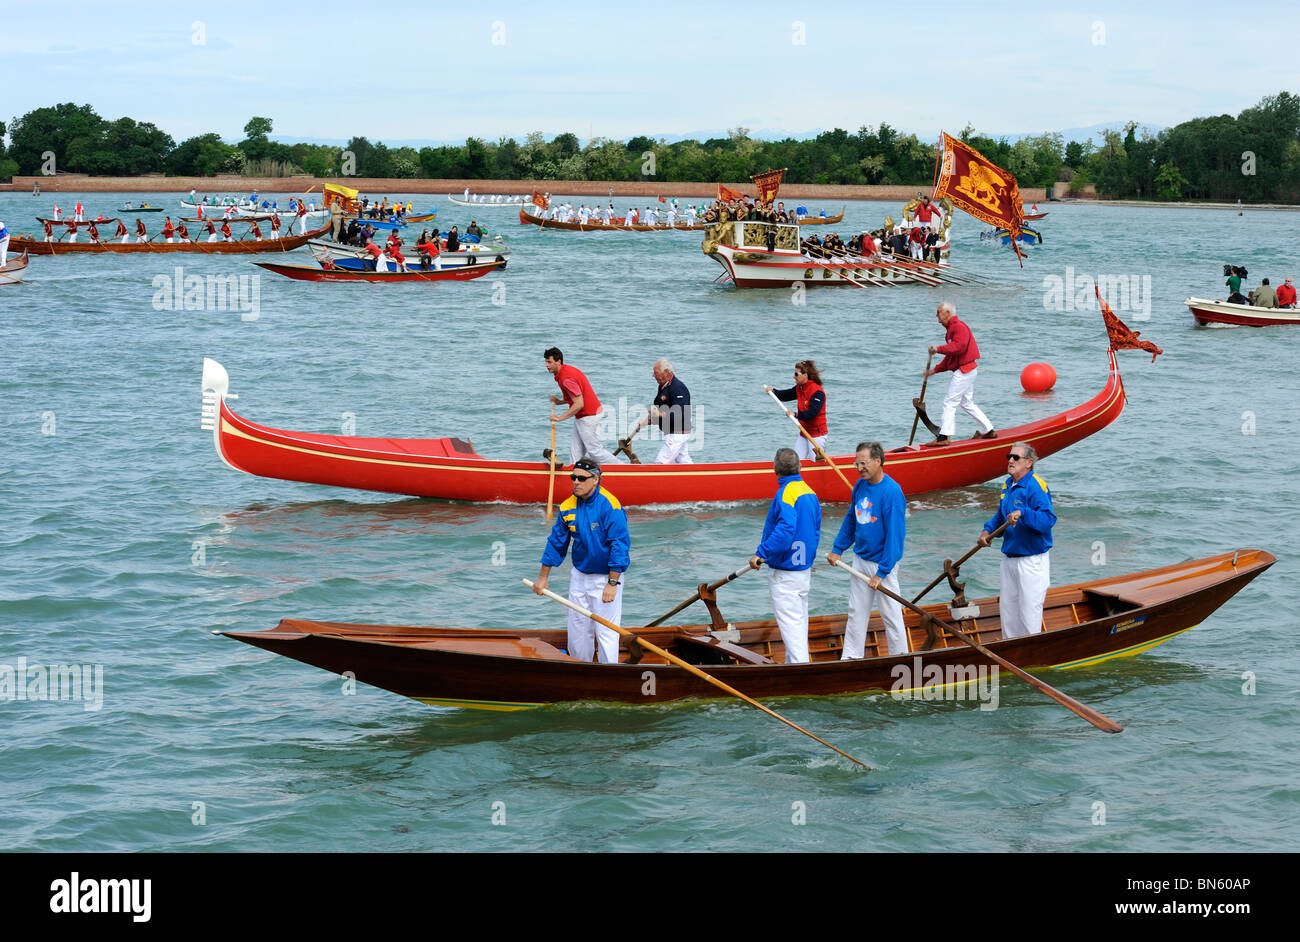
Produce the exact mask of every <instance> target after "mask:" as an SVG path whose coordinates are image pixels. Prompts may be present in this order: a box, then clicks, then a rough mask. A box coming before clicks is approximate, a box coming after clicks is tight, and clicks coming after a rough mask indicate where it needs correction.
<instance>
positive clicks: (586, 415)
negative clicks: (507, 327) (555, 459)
mask: <svg viewBox="0 0 1300 942" xmlns="http://www.w3.org/2000/svg"><path fill="white" fill-rule="evenodd" d="M543 356H544V357H545V358H546V369H547V372H549V373H550V374H551V375H552V376H554V377H555V384H556V385H557V386H559V387H560V395H559V396H552V397H551V404H552V405H554V406H558V405H560V404H561V403H567V404H568V406H569V408H568V409H566V410H565V411H564V413H563V414H562V415H558V416H557V415H556V414H555V410H554V409H552V410H551V421H552V422H563V421H564V420H565V419H567V418H570V417H572V418H573V438H572V439H570V442H569V460H570V461H577V460H579V459H580V458H591V459H592V460H593V461H595V462H596V463H597V464H599V465H601V466H604V465H607V464H625V463H626V462H624V461H622V460H621V459H619V458H617V457H615V456H614V455H613V454H611V453H610V451H609V450H608V449H607V448H606V447H605V443H604V442H602V441H601V440H600V420H601V418H602V417H603V416H604V412H603V410H602V409H601V406H600V400H599V399H597V398H596V392H595V390H593V389H592V388H591V383H589V382H588V381H587V377H586V376H585V375H584V374H583V372H582V370H580V369H578V368H577V367H576V366H568V365H566V364H565V362H564V354H563V353H561V352H560V351H559V348H557V347H550V348H548V349H547V350H546V352H545V353H544V354H543ZM545 457H547V458H549V457H550V456H549V455H546V456H545Z"/></svg>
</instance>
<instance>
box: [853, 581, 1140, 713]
mask: <svg viewBox="0 0 1300 942" xmlns="http://www.w3.org/2000/svg"><path fill="white" fill-rule="evenodd" d="M835 565H836V566H839V567H840V568H841V569H843V570H844V571H846V572H847V573H848V574H849V575H851V576H853V577H854V578H855V579H861V580H862V581H863V582H868V583H869V582H870V581H871V579H870V577H869V576H867V575H865V574H864V573H860V572H858V571H857V570H855V569H854V568H853V567H852V566H847V565H845V564H844V560H842V559H841V560H837V561H836V563H835ZM876 591H877V592H880V593H882V594H883V595H885V596H887V597H888V598H891V599H893V600H894V601H895V602H898V603H899V604H901V605H903V606H905V607H907V608H910V609H911V610H912V611H914V612H916V613H917V614H919V615H921V616H922V617H924V618H931V619H933V620H934V622H935V624H937V625H938V626H939V627H940V628H942V629H943V630H944V631H946V632H948V634H950V635H952V636H953V637H954V638H957V639H958V640H959V641H964V642H965V643H966V644H968V645H970V646H971V647H972V648H974V649H975V650H976V651H978V652H980V654H983V655H984V656H985V657H987V658H988V659H989V660H990V661H993V662H995V663H997V664H999V665H1001V666H1002V667H1005V668H1006V669H1007V670H1009V671H1011V673H1013V674H1015V675H1016V676H1017V677H1019V678H1020V679H1021V680H1024V681H1025V682H1026V683H1029V684H1031V685H1033V686H1034V687H1037V688H1038V689H1039V690H1040V691H1041V692H1043V693H1045V694H1047V695H1048V696H1049V697H1051V698H1052V699H1053V700H1055V701H1056V702H1057V703H1059V704H1061V706H1063V707H1065V708H1066V709H1068V710H1070V711H1072V712H1073V713H1075V714H1077V715H1078V716H1081V717H1083V718H1084V719H1085V720H1087V721H1088V722H1089V723H1091V724H1092V725H1093V726H1095V727H1097V728H1098V729H1099V730H1101V731H1102V732H1106V733H1118V732H1120V731H1121V730H1123V729H1124V727H1123V726H1120V725H1119V724H1118V723H1116V722H1115V721H1114V720H1112V719H1110V718H1109V717H1107V716H1103V715H1102V714H1100V713H1098V712H1097V711H1096V710H1094V709H1093V708H1092V707H1090V706H1084V705H1083V704H1082V703H1080V702H1079V701H1078V700H1076V699H1074V697H1071V696H1070V695H1069V694H1065V693H1062V692H1061V691H1059V690H1057V689H1056V688H1055V687H1053V686H1052V685H1051V684H1049V683H1046V682H1045V681H1042V680H1039V679H1038V678H1037V677H1035V676H1033V675H1032V674H1030V673H1028V672H1027V671H1024V670H1022V669H1021V668H1019V667H1016V665H1014V664H1012V663H1011V662H1010V661H1008V660H1007V659H1006V658H1004V657H1002V656H1001V655H1000V654H994V653H993V652H992V651H990V650H989V649H988V648H986V647H985V646H984V645H982V644H980V643H979V642H978V641H976V640H975V639H974V638H972V637H970V636H969V635H967V634H966V633H965V632H962V631H958V630H957V629H956V628H954V627H953V626H952V625H950V624H948V623H947V622H946V621H944V620H943V619H942V618H939V617H938V616H935V615H931V614H930V613H929V612H927V611H925V610H924V609H922V608H921V607H920V606H918V605H914V604H913V603H911V602H909V601H908V600H907V599H905V598H903V597H902V596H899V595H895V594H894V593H893V592H890V591H889V590H888V589H886V588H885V587H884V586H883V585H879V586H877V587H876Z"/></svg>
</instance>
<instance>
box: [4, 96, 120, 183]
mask: <svg viewBox="0 0 1300 942" xmlns="http://www.w3.org/2000/svg"><path fill="white" fill-rule="evenodd" d="M103 125H104V119H103V118H101V117H100V116H99V115H98V114H96V113H95V109H94V108H92V107H90V105H74V104H72V103H71V102H67V103H65V104H61V105H54V106H53V107H50V108H37V109H36V110H34V111H29V112H27V114H25V115H23V116H22V117H21V118H15V119H14V122H13V127H11V128H10V130H9V143H10V146H9V156H10V157H11V158H13V159H14V160H16V161H17V162H18V165H19V167H20V168H21V170H20V172H21V173H38V172H39V171H40V170H41V165H42V163H43V161H42V154H44V152H45V151H52V152H53V153H54V159H55V166H56V167H57V169H59V170H72V171H76V170H80V169H81V166H80V164H81V162H82V161H83V160H85V159H87V158H88V157H89V156H90V155H91V154H92V153H94V152H95V151H96V150H97V148H96V147H95V144H96V143H97V142H98V140H99V136H100V133H101V130H102V128H103ZM69 153H71V154H72V155H73V156H72V157H71V158H69Z"/></svg>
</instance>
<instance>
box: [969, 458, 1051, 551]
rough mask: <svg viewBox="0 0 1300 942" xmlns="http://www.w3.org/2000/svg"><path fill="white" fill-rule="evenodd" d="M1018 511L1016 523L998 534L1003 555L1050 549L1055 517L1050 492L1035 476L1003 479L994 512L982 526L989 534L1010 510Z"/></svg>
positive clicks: (998, 525)
mask: <svg viewBox="0 0 1300 942" xmlns="http://www.w3.org/2000/svg"><path fill="white" fill-rule="evenodd" d="M1013 510H1019V511H1020V522H1019V523H1017V524H1016V525H1015V526H1014V527H1007V529H1006V531H1005V532H1004V533H1003V534H1002V552H1003V553H1005V554H1006V555H1007V556H1037V555H1038V554H1039V553H1046V552H1047V551H1048V550H1049V549H1051V548H1052V527H1053V526H1055V525H1056V514H1055V513H1054V512H1053V510H1052V492H1051V491H1049V490H1048V489H1047V484H1046V483H1044V481H1043V479H1042V478H1040V477H1039V476H1038V475H1037V474H1026V475H1025V476H1024V477H1023V478H1021V479H1020V482H1019V483H1016V481H1015V479H1014V478H1010V477H1009V478H1007V480H1006V483H1005V484H1003V485H1002V496H1001V500H1000V502H999V504H998V512H997V513H995V514H994V515H993V516H992V517H990V518H989V521H988V523H986V524H984V531H985V532H986V533H992V532H993V531H994V530H996V529H997V528H998V527H1000V526H1002V522H1003V521H1004V520H1006V519H1007V516H1008V515H1009V514H1010V513H1011V512H1012V511H1013Z"/></svg>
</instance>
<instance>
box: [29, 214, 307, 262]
mask: <svg viewBox="0 0 1300 942" xmlns="http://www.w3.org/2000/svg"><path fill="white" fill-rule="evenodd" d="M216 221H217V220H215V219H214V220H213V222H216ZM232 221H234V220H232ZM96 225H98V223H96ZM328 229H329V223H326V224H325V225H323V226H321V227H320V228H319V229H313V230H311V231H309V232H305V233H303V234H302V235H296V236H285V237H282V238H279V239H263V240H261V241H260V242H259V241H257V240H255V239H239V240H235V241H232V242H108V241H103V240H101V241H99V242H45V241H43V240H41V239H32V238H14V239H12V240H10V243H9V244H10V245H11V246H12V247H13V248H14V249H15V250H18V249H22V250H26V251H29V252H31V253H32V254H33V255H76V254H82V255H84V254H86V253H94V252H112V253H121V254H132V253H140V254H146V255H147V254H150V253H155V252H199V253H205V254H216V255H255V254H258V253H261V252H288V251H290V250H291V249H296V248H298V247H300V246H303V245H306V244H307V240H308V239H315V238H318V237H320V236H321V235H324V233H325V232H326V230H328ZM154 236H155V237H156V236H157V233H155V234H154Z"/></svg>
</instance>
